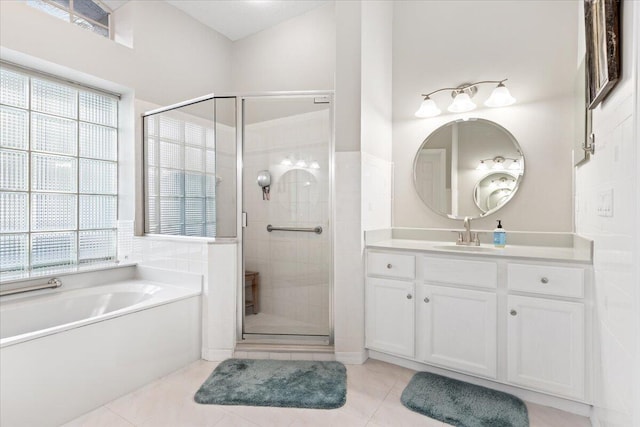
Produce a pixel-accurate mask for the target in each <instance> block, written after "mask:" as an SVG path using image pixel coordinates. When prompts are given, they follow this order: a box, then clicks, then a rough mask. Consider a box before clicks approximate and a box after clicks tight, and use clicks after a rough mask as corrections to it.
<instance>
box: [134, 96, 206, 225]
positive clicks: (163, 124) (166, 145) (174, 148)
mask: <svg viewBox="0 0 640 427" xmlns="http://www.w3.org/2000/svg"><path fill="white" fill-rule="evenodd" d="M209 102H211V101H209ZM213 130H214V123H213V122H211V121H207V120H205V119H202V118H198V117H192V116H190V115H189V114H186V113H180V112H167V113H159V114H156V115H153V116H147V117H145V118H144V131H145V193H146V197H145V206H146V209H145V215H146V218H145V232H146V233H150V234H175V235H181V236H200V237H215V236H216V217H215V210H216V188H215V184H214V185H208V183H210V182H213V183H215V182H216V175H215V173H216V170H215V168H216V165H215V162H214V161H213V159H215V151H214V150H215V147H214V146H213V144H209V145H207V135H208V134H209V135H210V134H211V133H213Z"/></svg>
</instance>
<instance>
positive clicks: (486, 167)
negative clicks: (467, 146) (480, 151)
mask: <svg viewBox="0 0 640 427" xmlns="http://www.w3.org/2000/svg"><path fill="white" fill-rule="evenodd" d="M487 169H489V167H488V166H487V164H486V163H485V162H484V160H480V164H479V165H478V166H476V170H479V171H486V170H487Z"/></svg>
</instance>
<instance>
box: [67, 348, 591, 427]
mask: <svg viewBox="0 0 640 427" xmlns="http://www.w3.org/2000/svg"><path fill="white" fill-rule="evenodd" d="M216 365H217V363H216V362H206V361H204V360H200V361H197V362H194V363H192V364H191V365H189V366H187V367H185V368H183V369H181V370H179V371H177V372H174V373H173V374H170V375H168V376H166V377H164V378H161V379H159V380H157V381H154V382H153V383H151V384H148V385H146V386H144V387H142V388H140V389H138V390H136V391H134V392H132V393H130V394H127V395H125V396H123V397H120V398H119V399H116V400H114V401H112V402H110V403H107V404H106V405H104V406H102V407H100V408H98V409H96V410H95V411H93V412H90V413H88V414H86V415H83V416H81V417H79V418H77V419H75V420H73V421H71V422H69V423H67V424H65V425H64V427H79V426H84V427H103V426H104V427H131V426H139V427H163V426H171V427H192V426H193V427H208V426H216V427H223V426H278V427H280V426H331V427H352V426H353V427H358V426H368V427H384V426H393V427H402V426H424V427H435V426H441V427H444V426H447V425H448V424H444V423H442V422H440V421H436V420H433V419H431V418H427V417H425V416H423V415H420V414H418V413H416V412H412V411H410V410H408V409H406V408H405V407H404V406H402V404H401V403H400V395H401V393H402V390H403V389H404V387H405V386H406V385H407V384H408V382H409V380H410V379H411V377H412V376H413V374H414V373H415V371H412V370H410V369H405V368H402V367H399V366H395V365H391V364H388V363H385V362H380V361H376V360H371V359H370V360H368V361H367V362H366V363H365V364H364V365H347V403H346V404H345V406H343V407H342V408H339V409H333V410H319V409H295V408H264V407H250V406H217V405H199V404H197V403H195V402H194V401H193V395H194V393H195V392H196V390H197V389H198V388H199V387H200V385H201V384H202V382H203V381H204V380H205V379H206V378H207V377H208V376H209V374H210V373H211V371H212V370H213V369H214V368H215V367H216ZM527 406H528V408H529V419H530V422H531V427H590V426H591V424H590V423H589V420H588V419H587V418H584V417H580V416H577V415H573V414H568V413H566V412H562V411H559V410H556V409H551V408H547V407H543V406H539V405H534V404H529V403H527Z"/></svg>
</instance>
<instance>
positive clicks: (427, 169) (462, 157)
mask: <svg viewBox="0 0 640 427" xmlns="http://www.w3.org/2000/svg"><path fill="white" fill-rule="evenodd" d="M523 176H524V156H523V155H522V150H521V149H520V145H519V144H518V141H516V139H515V138H514V137H513V135H511V133H510V132H509V131H508V130H506V129H505V128H503V127H502V126H500V125H499V124H497V123H494V122H492V121H489V120H484V119H466V120H462V119H461V120H456V121H453V122H449V123H447V124H445V125H443V126H441V127H439V128H438V129H436V130H435V131H433V133H431V135H429V136H428V137H427V139H425V140H424V142H423V143H422V145H421V146H420V149H419V150H418V153H417V154H416V157H415V159H414V162H413V183H414V186H415V189H416V191H417V193H418V196H420V199H422V201H423V202H424V203H425V204H426V205H427V206H428V207H429V208H431V210H433V211H434V212H436V213H438V214H440V215H443V216H446V217H448V218H452V219H463V218H464V217H471V218H480V217H483V216H486V215H490V214H492V213H494V212H496V211H497V210H498V209H500V208H501V207H502V206H504V205H505V204H506V203H507V202H509V201H510V200H511V199H512V198H513V196H514V195H515V194H516V192H517V190H518V186H519V185H520V182H521V181H522V178H523ZM503 179H504V181H503Z"/></svg>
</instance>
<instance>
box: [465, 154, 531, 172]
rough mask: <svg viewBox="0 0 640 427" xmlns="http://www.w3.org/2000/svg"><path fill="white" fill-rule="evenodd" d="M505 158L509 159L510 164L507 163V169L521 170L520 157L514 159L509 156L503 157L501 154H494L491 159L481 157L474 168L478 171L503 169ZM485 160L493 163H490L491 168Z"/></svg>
mask: <svg viewBox="0 0 640 427" xmlns="http://www.w3.org/2000/svg"><path fill="white" fill-rule="evenodd" d="M507 160H511V162H512V163H511V164H510V165H509V167H508V169H509V170H511V171H521V170H522V165H521V164H520V159H514V158H511V157H503V156H495V157H494V158H492V159H482V160H480V163H478V166H476V170H479V171H486V170H489V169H491V170H504V169H505V162H506V161H507ZM486 162H493V164H492V165H491V168H489V165H487V163H486Z"/></svg>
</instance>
